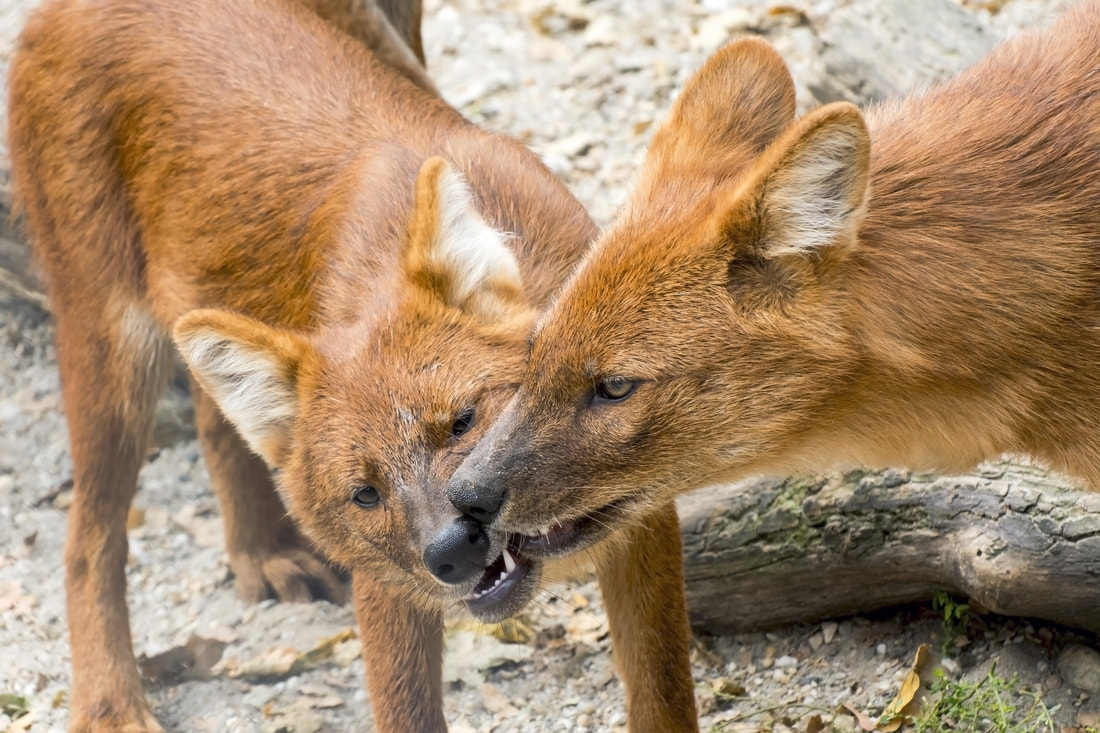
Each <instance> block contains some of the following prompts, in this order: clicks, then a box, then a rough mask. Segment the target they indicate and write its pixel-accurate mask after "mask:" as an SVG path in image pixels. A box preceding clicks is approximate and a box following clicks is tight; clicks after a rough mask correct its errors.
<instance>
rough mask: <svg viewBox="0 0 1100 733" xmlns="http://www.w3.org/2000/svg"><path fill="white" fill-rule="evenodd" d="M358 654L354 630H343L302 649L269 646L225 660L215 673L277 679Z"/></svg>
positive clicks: (237, 676)
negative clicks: (260, 651)
mask: <svg viewBox="0 0 1100 733" xmlns="http://www.w3.org/2000/svg"><path fill="white" fill-rule="evenodd" d="M358 656H359V640H358V638H356V635H355V629H345V630H344V631H341V632H340V633H338V634H335V635H334V636H330V637H328V638H327V639H322V640H321V641H320V642H318V644H317V646H315V647H313V648H312V649H309V650H307V651H304V652H299V651H298V650H297V649H294V648H292V647H276V648H274V649H268V650H267V651H266V652H264V653H263V654H259V655H257V656H255V657H253V658H251V659H249V660H246V661H244V662H238V661H237V660H235V659H230V660H227V661H225V662H223V663H221V664H219V665H218V666H217V668H216V669H215V670H214V673H215V674H218V673H222V672H224V673H225V674H226V675H228V676H229V677H234V678H240V679H247V680H251V681H253V682H276V681H278V680H282V679H286V678H287V677H293V676H295V675H297V674H301V673H302V672H304V671H305V670H307V669H311V668H313V667H316V666H317V665H318V664H319V663H320V662H323V661H326V660H332V661H335V662H337V663H343V664H346V663H347V661H346V660H348V659H356V658H357V657H358Z"/></svg>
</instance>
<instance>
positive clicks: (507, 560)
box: [500, 548, 516, 578]
mask: <svg viewBox="0 0 1100 733" xmlns="http://www.w3.org/2000/svg"><path fill="white" fill-rule="evenodd" d="M515 569H516V561H515V558H513V557H512V553H510V552H508V550H507V548H505V550H504V572H503V573H501V575H500V577H502V578H503V577H504V576H505V574H507V573H510V572H512V571H513V570H515Z"/></svg>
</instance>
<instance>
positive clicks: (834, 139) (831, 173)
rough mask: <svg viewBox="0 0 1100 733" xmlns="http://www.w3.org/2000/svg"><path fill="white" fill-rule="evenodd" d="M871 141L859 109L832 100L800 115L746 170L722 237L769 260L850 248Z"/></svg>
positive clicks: (726, 216) (864, 195)
mask: <svg viewBox="0 0 1100 733" xmlns="http://www.w3.org/2000/svg"><path fill="white" fill-rule="evenodd" d="M870 158H871V139H870V136H869V134H868V132H867V124H866V123H865V122H864V121H863V116H862V115H860V113H859V110H858V109H857V108H856V107H855V106H854V105H852V104H849V103H847V102H836V103H834V104H830V105H826V106H824V107H821V108H819V109H817V110H815V111H814V112H812V113H810V114H808V115H806V117H805V118H803V119H802V120H801V121H800V122H799V123H798V124H797V125H794V126H793V127H792V128H791V129H790V130H788V131H787V133H786V134H784V135H783V136H782V137H781V138H780V139H779V140H777V141H775V142H774V143H773V144H772V145H771V146H770V147H769V148H768V149H767V150H766V151H765V153H764V154H763V155H762V156H761V157H760V159H759V160H758V161H757V162H756V164H755V165H754V166H753V169H752V170H751V171H750V172H749V173H748V174H747V175H746V177H745V184H744V185H743V186H742V187H741V189H740V190H741V194H740V195H738V196H736V200H737V203H736V204H735V205H734V207H733V208H732V210H730V211H727V212H724V213H723V214H722V215H721V218H722V219H723V221H722V222H721V226H722V228H723V229H724V230H725V232H724V233H725V234H726V236H727V237H728V238H729V239H730V240H731V241H732V242H733V243H734V244H735V245H736V246H737V247H738V248H739V249H740V250H741V251H742V252H745V253H747V254H750V255H752V256H756V257H763V258H766V259H773V258H776V257H781V256H784V255H808V254H812V253H815V252H817V253H820V252H821V251H822V250H824V249H826V248H829V247H832V246H834V245H841V246H844V245H850V244H851V243H852V242H853V240H854V237H855V232H856V228H857V226H858V225H859V222H860V221H861V220H862V218H863V212H864V205H865V203H866V199H867V183H868V177H869V166H870Z"/></svg>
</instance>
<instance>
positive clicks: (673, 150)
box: [642, 38, 795, 189]
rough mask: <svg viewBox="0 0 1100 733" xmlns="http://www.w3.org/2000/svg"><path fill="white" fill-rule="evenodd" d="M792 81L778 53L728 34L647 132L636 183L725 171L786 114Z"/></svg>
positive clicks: (773, 132) (775, 130)
mask: <svg viewBox="0 0 1100 733" xmlns="http://www.w3.org/2000/svg"><path fill="white" fill-rule="evenodd" d="M794 110H795V93H794V82H793V81H791V75H790V72H788V71H787V66H786V64H784V63H783V59H782V58H781V57H780V56H779V54H778V53H776V51H775V49H773V48H772V47H771V46H770V45H769V44H768V43H766V42H765V41H762V40H759V39H755V38H744V39H741V40H738V41H734V42H733V43H730V44H728V45H726V46H724V47H723V48H721V49H720V50H719V51H718V52H716V53H715V54H714V55H712V56H711V57H710V58H709V59H707V61H706V62H705V63H704V64H703V67H702V68H701V69H699V71H697V72H695V75H694V76H692V77H691V78H690V79H689V80H688V82H687V84H686V85H684V88H683V90H682V91H681V92H680V95H679V97H677V99H676V103H675V104H674V105H673V107H672V111H671V112H670V113H669V116H668V119H667V120H666V121H665V123H664V124H663V125H662V126H661V128H660V129H659V130H658V131H657V133H656V134H655V135H654V137H653V142H652V143H651V144H650V146H649V153H648V155H647V158H646V166H645V170H644V172H643V178H642V184H643V186H642V188H643V189H648V188H649V186H647V185H644V184H646V183H648V184H649V185H660V182H661V181H662V180H667V179H670V178H675V177H677V175H678V174H679V175H682V174H683V173H684V172H688V173H695V174H697V173H699V172H700V171H707V170H710V171H715V172H716V173H717V174H718V175H721V176H723V177H725V176H729V175H731V174H732V173H734V172H736V171H737V170H738V169H739V168H741V167H743V166H745V165H746V164H747V163H749V162H751V160H752V159H753V158H755V157H756V156H757V155H759V154H760V152H762V151H763V150H764V148H765V147H766V146H767V145H768V144H769V143H771V142H772V140H774V139H775V138H776V137H777V136H778V135H779V134H780V133H781V132H782V131H783V130H784V129H785V128H786V127H787V126H788V125H790V124H791V122H792V121H793V120H794Z"/></svg>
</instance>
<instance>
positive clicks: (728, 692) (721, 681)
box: [710, 677, 745, 697]
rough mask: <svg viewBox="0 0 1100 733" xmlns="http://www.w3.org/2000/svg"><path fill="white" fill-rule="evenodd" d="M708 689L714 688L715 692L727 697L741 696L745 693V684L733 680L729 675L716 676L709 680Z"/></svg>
mask: <svg viewBox="0 0 1100 733" xmlns="http://www.w3.org/2000/svg"><path fill="white" fill-rule="evenodd" d="M710 689H712V690H714V692H715V694H718V695H725V696H727V697H743V696H744V695H745V686H744V685H741V684H738V683H737V682H734V681H733V680H731V679H730V678H729V677H718V678H717V679H713V680H711V681H710Z"/></svg>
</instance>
